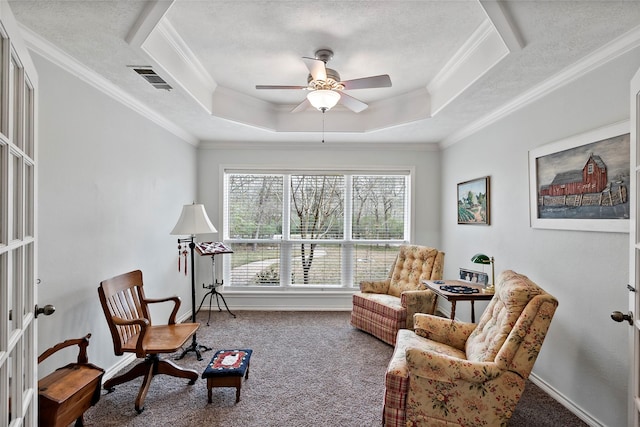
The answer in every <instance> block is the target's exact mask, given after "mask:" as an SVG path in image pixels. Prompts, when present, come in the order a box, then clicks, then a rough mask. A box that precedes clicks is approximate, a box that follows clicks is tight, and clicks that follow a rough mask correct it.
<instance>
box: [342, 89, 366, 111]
mask: <svg viewBox="0 0 640 427" xmlns="http://www.w3.org/2000/svg"><path fill="white" fill-rule="evenodd" d="M338 104H342V105H344V106H345V107H347V108H348V109H350V110H351V111H353V112H354V113H359V112H361V111H364V110H365V109H366V108H367V107H368V105H367V104H365V103H364V102H362V101H360V100H359V99H355V98H354V97H353V96H349V95H347V94H346V93H344V92H340V100H339V101H338Z"/></svg>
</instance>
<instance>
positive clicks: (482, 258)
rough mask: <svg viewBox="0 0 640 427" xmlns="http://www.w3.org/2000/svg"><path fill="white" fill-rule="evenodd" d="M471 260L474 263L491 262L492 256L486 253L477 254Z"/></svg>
mask: <svg viewBox="0 0 640 427" xmlns="http://www.w3.org/2000/svg"><path fill="white" fill-rule="evenodd" d="M471 262H472V263H474V264H491V258H489V257H488V256H486V255H485V254H475V255H474V256H472V257H471Z"/></svg>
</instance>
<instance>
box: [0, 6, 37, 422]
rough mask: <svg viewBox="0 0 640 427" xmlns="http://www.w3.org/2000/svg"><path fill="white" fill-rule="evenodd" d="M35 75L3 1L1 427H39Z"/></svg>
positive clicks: (0, 103) (0, 80)
mask: <svg viewBox="0 0 640 427" xmlns="http://www.w3.org/2000/svg"><path fill="white" fill-rule="evenodd" d="M36 86H37V80H36V73H35V69H34V67H33V64H32V63H31V59H30V58H29V55H28V53H27V50H26V48H25V47H24V45H23V44H22V42H21V40H20V34H19V29H18V27H17V24H16V22H15V19H14V18H13V15H12V13H11V10H10V9H9V5H8V3H7V2H6V1H0V425H3V424H4V425H9V426H11V427H14V426H16V427H17V426H36V425H37V424H38V422H37V407H38V404H37V403H38V402H37V401H38V394H37V353H36V351H37V349H36V338H37V336H36V335H37V330H36V322H35V313H34V311H35V310H34V307H35V304H36V291H35V281H36V266H37V260H36V253H37V251H36V224H37V221H36V182H37V172H36V157H37V144H36V139H37V136H36V121H37V117H36V110H37V109H36Z"/></svg>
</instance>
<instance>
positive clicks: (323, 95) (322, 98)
mask: <svg viewBox="0 0 640 427" xmlns="http://www.w3.org/2000/svg"><path fill="white" fill-rule="evenodd" d="M307 99H308V100H309V102H310V103H311V105H313V106H314V107H315V108H317V109H318V110H320V111H322V112H325V111H329V110H330V109H332V108H333V107H335V106H336V104H337V103H338V101H339V100H340V94H339V93H338V92H335V91H333V90H326V89H320V90H314V91H313V92H309V93H308V94H307Z"/></svg>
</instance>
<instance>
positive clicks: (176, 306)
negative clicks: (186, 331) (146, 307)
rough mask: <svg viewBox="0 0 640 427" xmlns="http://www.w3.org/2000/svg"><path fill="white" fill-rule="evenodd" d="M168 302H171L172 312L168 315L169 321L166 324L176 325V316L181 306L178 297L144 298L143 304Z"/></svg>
mask: <svg viewBox="0 0 640 427" xmlns="http://www.w3.org/2000/svg"><path fill="white" fill-rule="evenodd" d="M168 301H173V310H171V314H170V315H169V320H168V321H167V324H168V325H174V324H175V323H176V316H177V315H178V310H179V309H180V304H182V301H181V300H180V297H177V296H172V297H167V298H145V299H144V301H143V302H144V303H145V304H155V303H158V302H168Z"/></svg>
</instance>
